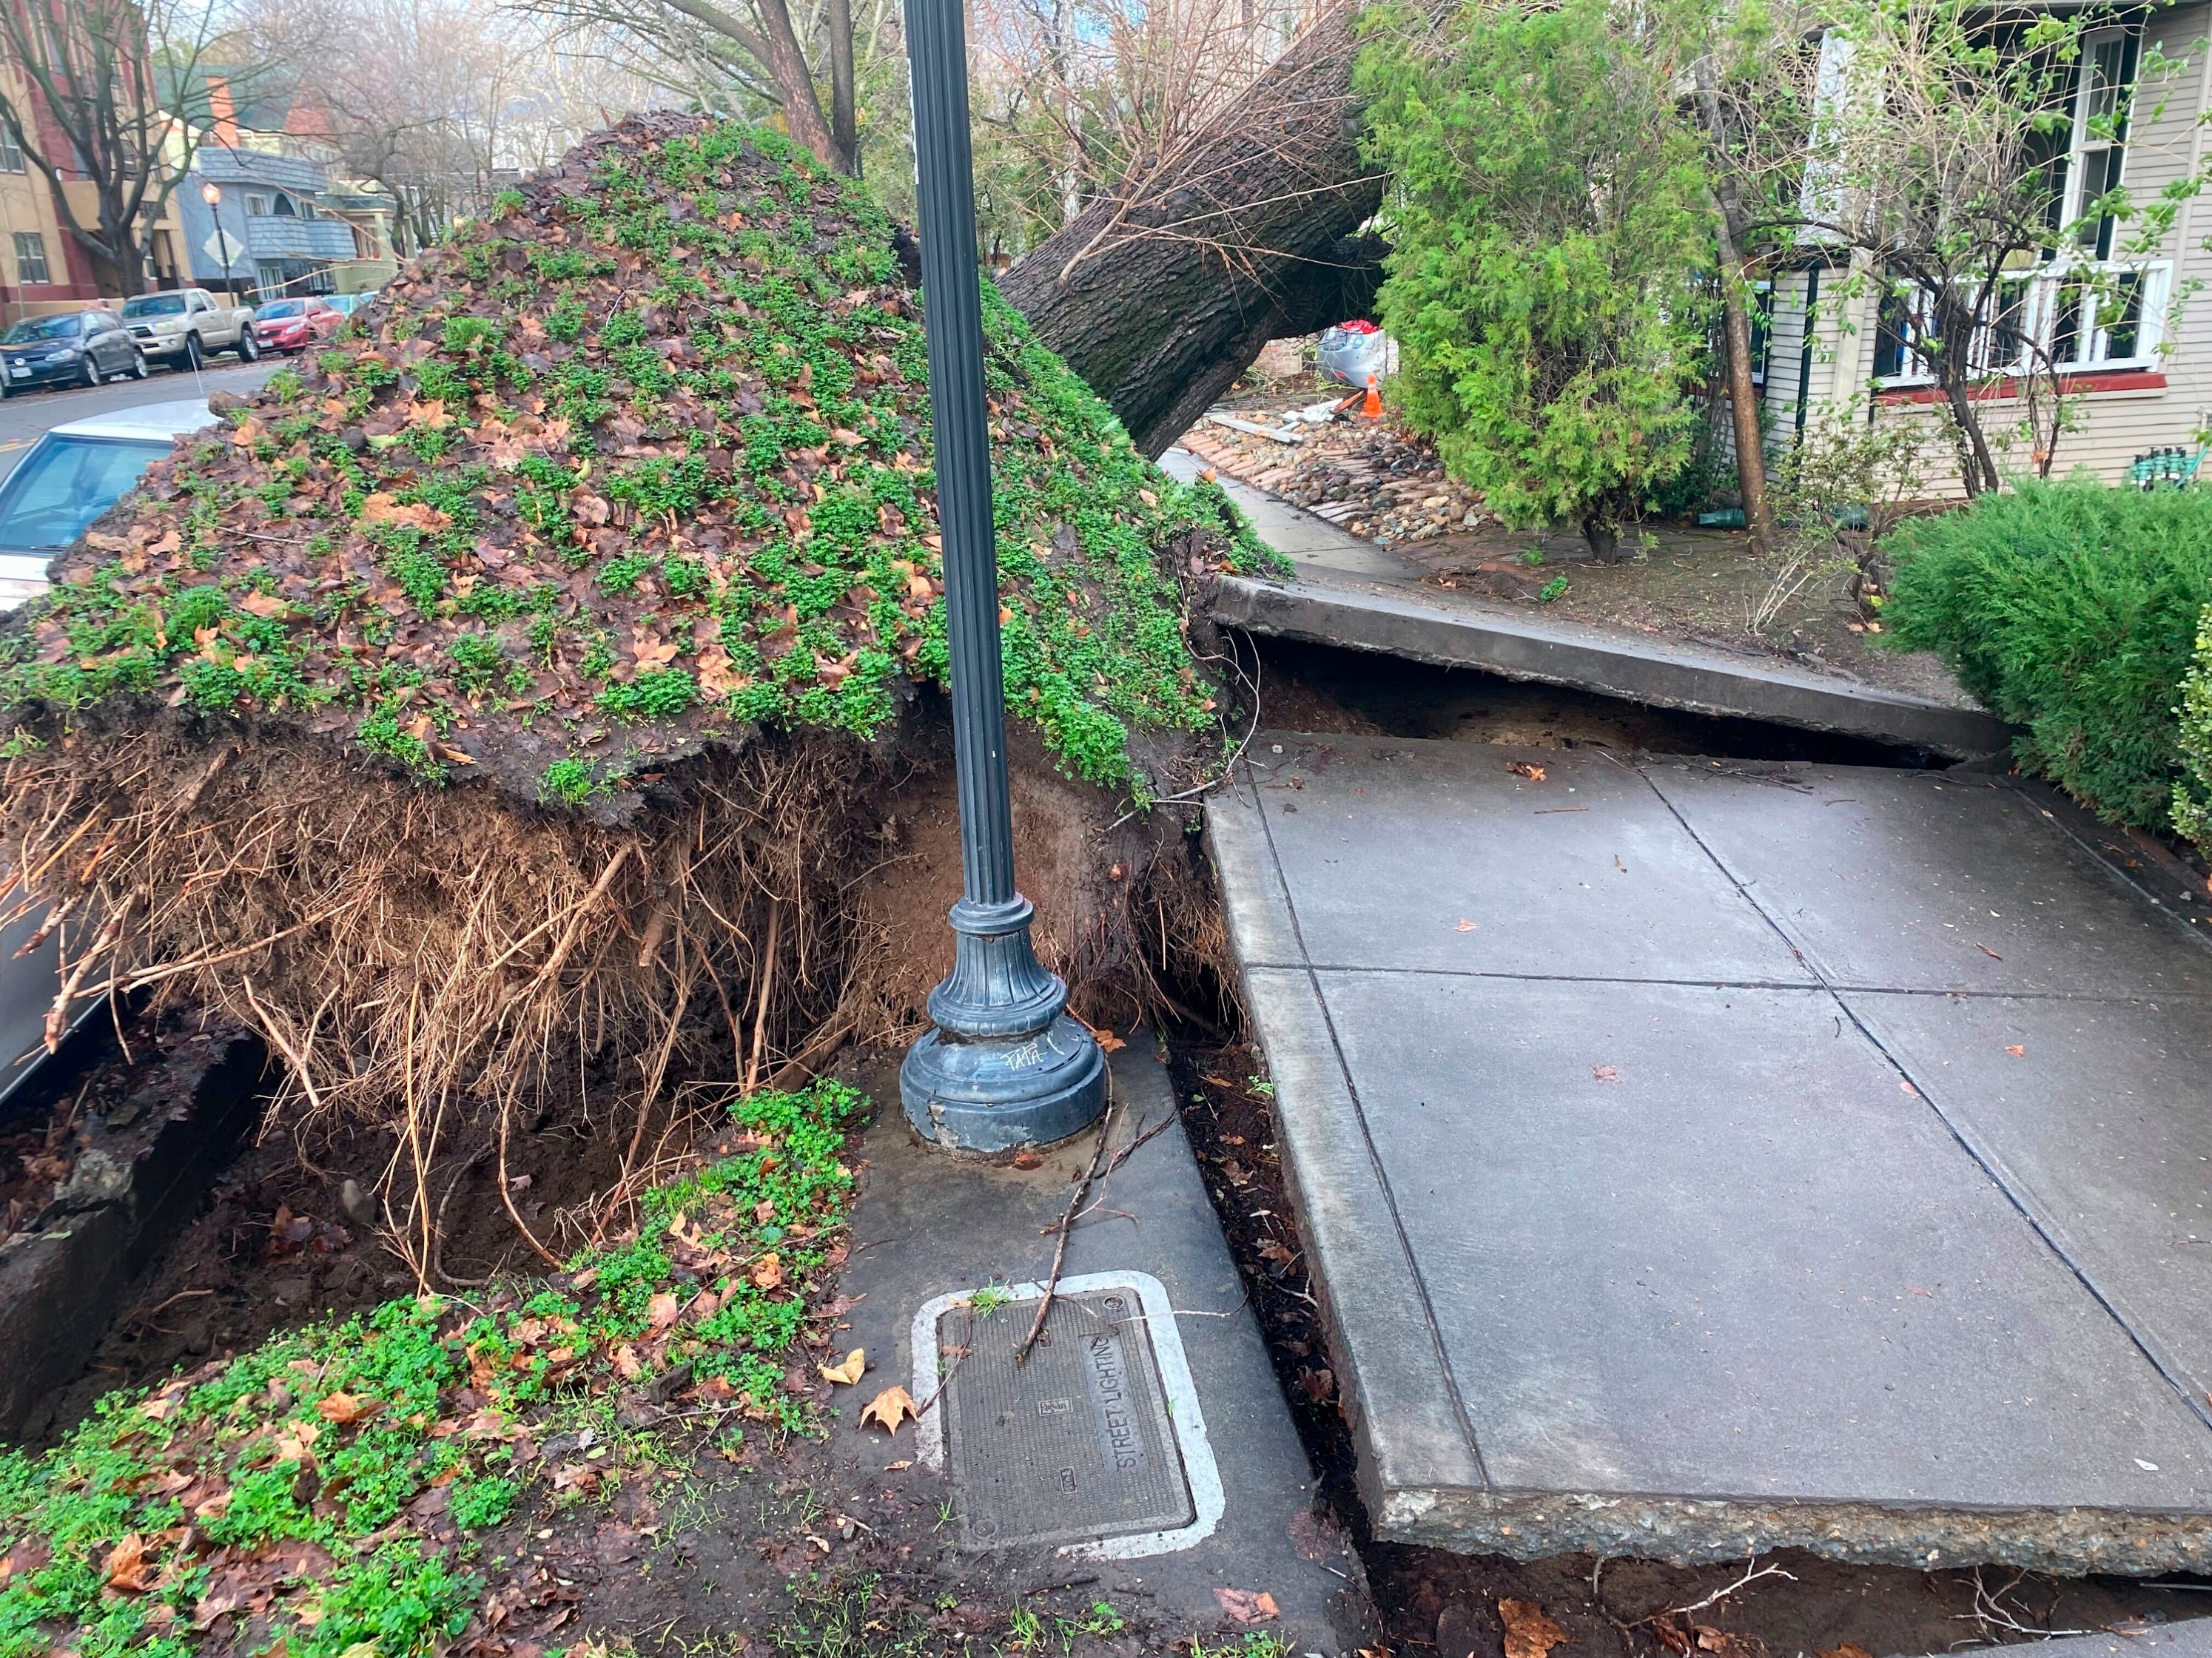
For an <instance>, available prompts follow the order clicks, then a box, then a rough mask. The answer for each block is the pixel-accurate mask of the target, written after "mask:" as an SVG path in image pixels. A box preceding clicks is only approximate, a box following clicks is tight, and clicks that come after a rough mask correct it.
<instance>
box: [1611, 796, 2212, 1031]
mask: <svg viewBox="0 0 2212 1658" xmlns="http://www.w3.org/2000/svg"><path fill="white" fill-rule="evenodd" d="M1644 775H1645V776H1647V777H1648V778H1649V779H1650V783H1651V786H1653V787H1654V788H1655V789H1656V791H1657V792H1658V793H1660V794H1661V795H1662V797H1663V798H1664V799H1666V800H1667V802H1668V805H1670V806H1671V807H1673V808H1674V811H1677V812H1679V813H1680V817H1681V820H1682V823H1684V825H1685V826H1686V828H1687V829H1689V831H1690V832H1691V833H1692V835H1696V836H1697V838H1698V840H1699V843H1700V844H1701V845H1702V846H1703V847H1705V850H1706V851H1707V852H1708V853H1710V854H1711V859H1712V860H1713V862H1714V863H1715V864H1716V865H1717V867H1719V868H1720V869H1722V870H1723V871H1725V872H1727V874H1728V876H1729V878H1730V879H1731V880H1733V881H1735V882H1737V883H1739V884H1741V885H1742V886H1743V888H1744V889H1745V890H1746V891H1747V892H1748V893H1749V894H1750V896H1751V898H1752V900H1753V902H1754V903H1755V904H1756V905H1757V907H1758V908H1759V910H1760V912H1761V913H1763V914H1765V915H1766V916H1768V917H1769V918H1771V920H1772V921H1773V924H1774V925H1775V926H1777V927H1778V928H1779V929H1780V930H1781V931H1782V932H1784V933H1786V934H1788V935H1789V937H1790V942H1791V943H1792V944H1794V945H1796V947H1797V948H1798V949H1800V950H1802V951H1803V952H1804V953H1805V955H1806V957H1807V958H1808V960H1809V961H1810V962H1812V963H1814V966H1815V967H1816V968H1817V969H1818V970H1819V971H1820V973H1821V974H1822V975H1823V976H1825V977H1826V978H1827V979H1828V980H1829V981H1831V982H1832V983H1835V984H1838V985H1863V986H1875V987H1883V988H1887V989H1898V990H1955V991H1959V992H1961V993H1969V994H1990V993H2010V994H2039V995H2087V996H2120V997H2128V996H2181V995H2189V996H2212V950H2207V949H2206V948H2205V946H2204V943H2203V940H2201V939H2197V938H2191V937H2190V936H2189V934H2190V932H2191V931H2192V928H2191V926H2189V925H2187V924H2185V923H2180V922H2177V920H2175V919H2174V917H2173V916H2172V914H2170V913H2167V912H2166V911H2164V910H2161V909H2159V908H2154V907H2152V906H2151V905H2149V904H2147V903H2145V902H2143V901H2142V894H2141V893H2140V892H2139V891H2138V890H2136V889H2135V888H2134V887H2132V886H2130V885H2129V884H2126V883H2124V882H2123V881H2122V880H2121V879H2120V878H2118V877H2117V876H2116V875H2115V874H2114V873H2113V872H2112V869H2111V867H2110V866H2109V865H2106V863H2105V862H2104V861H2103V860H2102V859H2097V858H2094V857H2093V856H2091V855H2090V853H2088V852H2087V851H2086V850H2085V849H2084V848H2083V847H2081V845H2080V844H2079V843H2078V842H2077V841H2075V840H2074V839H2073V837H2072V836H2070V835H2064V834H2061V833H2059V832H2057V829H2056V828H2055V825H2054V823H2053V822H2052V820H2051V819H2050V818H2048V817H2046V816H2045V814H2044V812H2043V811H2042V810H2041V809H2040V808H2039V807H2038V806H2036V805H2034V804H2033V802H2032V801H2030V800H2029V799H2028V798H2027V796H2026V795H2024V794H2023V793H2021V791H2020V790H2019V789H2018V788H2016V787H2014V786H2012V785H2011V784H2009V783H2008V782H2007V781H2006V780H2004V779H2002V778H2000V777H1990V776H1985V775H1979V774H1946V773H1938V772H1909V771H1883V770H1877V769H1875V768H1845V767H1838V766H1819V765H1803V764H1787V765H1762V764H1745V763H1742V762H1722V763H1720V764H1715V763H1713V762H1690V761H1675V760H1655V761H1653V762H1650V763H1649V764H1648V765H1646V766H1645V767H1644Z"/></svg>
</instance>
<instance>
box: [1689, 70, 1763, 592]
mask: <svg viewBox="0 0 2212 1658" xmlns="http://www.w3.org/2000/svg"><path fill="white" fill-rule="evenodd" d="M1698 104H1699V112H1701V113H1702V114H1703V115H1704V117H1705V143H1706V148H1707V151H1708V153H1709V155H1710V156H1711V161H1712V165H1713V172H1714V175H1715V183H1714V186H1713V230H1714V235H1715V238H1716V239H1717V240H1718V241H1719V243H1720V256H1721V259H1720V264H1721V322H1722V331H1723V334H1724V335H1725V336H1726V337H1727V341H1728V380H1729V422H1730V424H1731V426H1732V427H1733V428H1734V431H1735V478H1736V487H1737V489H1738V490H1739V491H1740V492H1741V495H1742V496H1743V519H1744V523H1745V524H1746V525H1748V526H1749V528H1750V530H1751V539H1752V544H1753V545H1754V546H1756V547H1758V548H1759V550H1762V551H1765V550H1768V549H1770V548H1771V547H1772V546H1773V545H1774V507H1773V506H1772V504H1771V502H1770V501H1768V500H1767V496H1766V449H1765V444H1764V442H1763V440H1761V438H1760V435H1759V388H1758V387H1757V386H1754V385H1753V384H1752V379H1751V318H1750V317H1749V315H1748V314H1747V312H1746V309H1745V307H1744V295H1746V294H1747V293H1748V292H1749V291H1750V288H1751V276H1750V270H1749V269H1748V267H1747V264H1745V261H1744V257H1743V231H1744V212H1743V203H1742V197H1741V196H1740V195H1739V193H1738V192H1737V190H1736V177H1735V170H1734V166H1733V163H1732V161H1731V160H1730V153H1729V142H1728V128H1727V125H1726V123H1725V122H1723V120H1722V118H1721V106H1720V93H1719V89H1718V88H1717V86H1716V84H1715V82H1714V70H1713V60H1712V58H1711V54H1707V55H1706V56H1705V57H1703V58H1699V60H1698Z"/></svg>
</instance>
